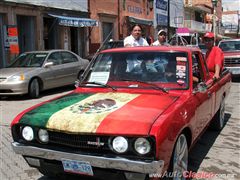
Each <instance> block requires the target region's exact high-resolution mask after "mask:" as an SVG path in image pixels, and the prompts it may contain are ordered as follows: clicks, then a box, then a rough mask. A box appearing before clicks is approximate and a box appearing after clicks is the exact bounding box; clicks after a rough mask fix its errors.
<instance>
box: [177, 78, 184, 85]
mask: <svg viewBox="0 0 240 180" xmlns="http://www.w3.org/2000/svg"><path fill="white" fill-rule="evenodd" d="M177 83H178V84H179V85H180V86H182V85H183V84H185V81H184V80H183V79H178V80H177Z"/></svg>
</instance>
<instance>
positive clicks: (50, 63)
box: [44, 62, 53, 68]
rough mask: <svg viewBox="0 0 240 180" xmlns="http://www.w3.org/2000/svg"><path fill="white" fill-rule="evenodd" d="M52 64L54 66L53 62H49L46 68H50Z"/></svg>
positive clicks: (45, 65)
mask: <svg viewBox="0 0 240 180" xmlns="http://www.w3.org/2000/svg"><path fill="white" fill-rule="evenodd" d="M50 66H53V62H47V63H45V64H44V67H45V68H48V67H50Z"/></svg>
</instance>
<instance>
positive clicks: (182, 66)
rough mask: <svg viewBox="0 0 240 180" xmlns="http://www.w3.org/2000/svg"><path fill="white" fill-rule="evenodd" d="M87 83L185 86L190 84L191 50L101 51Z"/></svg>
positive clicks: (176, 87)
mask: <svg viewBox="0 0 240 180" xmlns="http://www.w3.org/2000/svg"><path fill="white" fill-rule="evenodd" d="M86 82H98V83H102V84H108V85H110V86H113V87H124V88H148V89H150V88H152V89H156V86H159V88H165V89H184V88H187V87H188V60H187V53H185V52H142V51H141V52H115V53H101V54H99V55H98V57H97V58H96V59H95V60H94V62H92V65H91V67H90V68H89V69H88V71H87V72H86V73H85V76H84V78H83V80H82V84H83V85H85V86H90V84H88V83H86ZM144 82H146V83H144ZM95 86H96V85H95Z"/></svg>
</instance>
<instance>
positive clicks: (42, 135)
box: [38, 129, 49, 143]
mask: <svg viewBox="0 0 240 180" xmlns="http://www.w3.org/2000/svg"><path fill="white" fill-rule="evenodd" d="M38 137H39V139H40V141H41V142H43V143H47V142H48V140H49V136H48V132H47V130H45V129H40V130H39V131H38Z"/></svg>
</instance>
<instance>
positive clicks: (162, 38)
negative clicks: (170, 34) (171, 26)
mask: <svg viewBox="0 0 240 180" xmlns="http://www.w3.org/2000/svg"><path fill="white" fill-rule="evenodd" d="M166 36H167V32H166V31H164V30H163V29H162V30H160V31H158V40H156V41H155V42H154V43H153V44H152V45H153V46H169V44H168V43H167V42H166Z"/></svg>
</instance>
